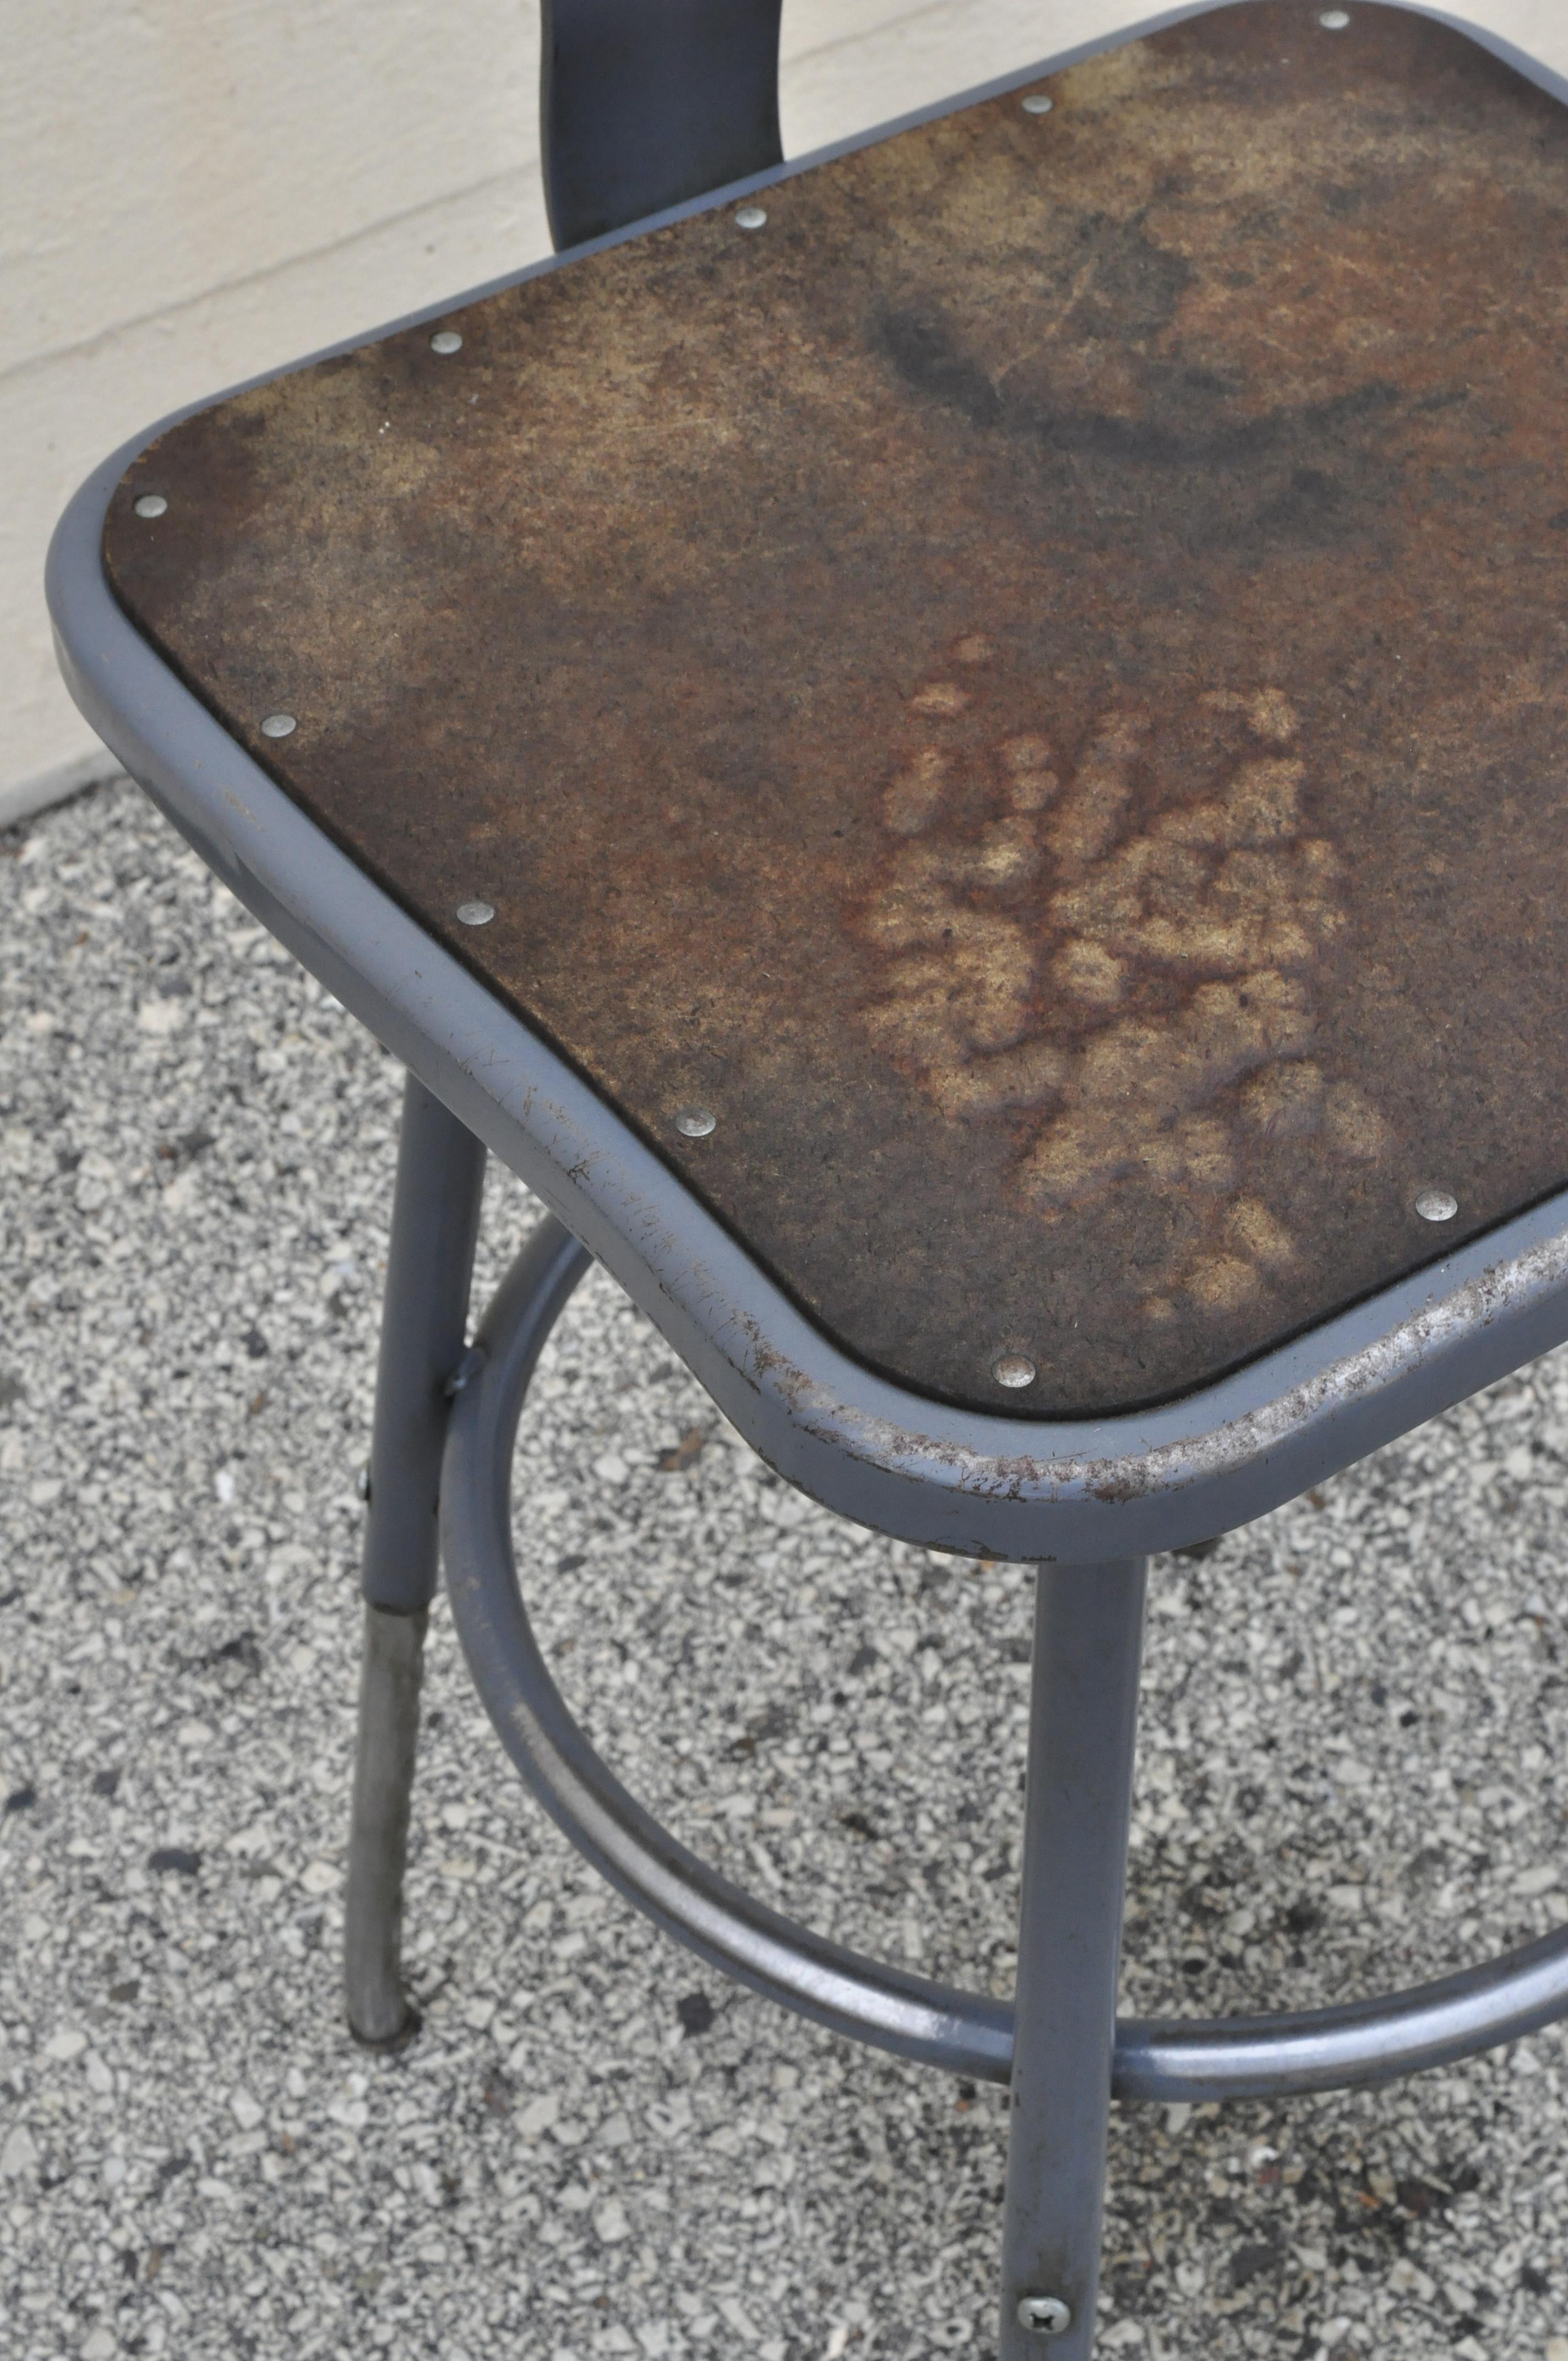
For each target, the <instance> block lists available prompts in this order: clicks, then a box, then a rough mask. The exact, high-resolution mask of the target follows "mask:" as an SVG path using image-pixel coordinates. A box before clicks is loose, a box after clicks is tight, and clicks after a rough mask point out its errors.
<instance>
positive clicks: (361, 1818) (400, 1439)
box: [344, 1075, 485, 2042]
mask: <svg viewBox="0 0 1568 2361" xmlns="http://www.w3.org/2000/svg"><path fill="white" fill-rule="evenodd" d="M484 1180H485V1150H484V1148H483V1147H482V1145H481V1144H480V1142H479V1141H478V1140H477V1139H476V1138H475V1137H474V1135H473V1133H472V1132H471V1131H469V1130H468V1129H467V1128H466V1126H464V1125H463V1124H461V1123H459V1122H458V1120H457V1118H456V1117H455V1115H449V1114H448V1112H447V1110H446V1109H445V1107H444V1106H443V1105H442V1104H441V1101H440V1100H439V1099H437V1098H433V1096H432V1095H431V1093H430V1092H428V1091H427V1090H426V1089H425V1088H424V1086H423V1084H422V1083H421V1082H416V1081H415V1079H414V1077H413V1076H412V1075H410V1076H409V1078H408V1082H407V1085H406V1087H405V1090H404V1093H403V1124H402V1134H401V1137H400V1143H399V1148H398V1182H397V1194H396V1197H395V1199H394V1201H393V1206H392V1236H391V1245H390V1247H389V1253H388V1257H387V1290H386V1300H385V1303H384V1306H383V1309H382V1314H381V1350H380V1357H379V1361H378V1367H377V1376H376V1424H375V1433H374V1437H373V1440H372V1444H371V1451H370V1499H369V1507H368V1512H367V1518H366V1529H365V1560H364V1572H363V1588H364V1593H365V1604H366V1616H365V1654H364V1663H363V1667H362V1670H361V1675H360V1685H359V1735H358V1742H357V1752H356V1762H355V1771H354V1817H353V1821H352V1825H351V1829H350V1835H349V1847H348V1891H347V1895H346V1898H345V1927H344V1982H345V1997H346V2000H347V2004H348V2022H349V2024H350V2026H352V2028H353V2030H354V2032H355V2033H356V2035H357V2036H358V2037H359V2039H360V2040H361V2041H373V2042H384V2041H394V2040H396V2039H397V2038H398V2037H399V2036H400V2034H401V2033H403V2032H404V2031H405V2030H406V2029H407V2027H408V2025H409V2021H410V2012H409V2007H408V2003H407V2001H406V2000H405V1998H404V1996H403V1990H402V1981H401V1975H400V1949H401V1926H402V1892H403V1864H404V1861H405V1858H406V1855H407V1849H408V1830H409V1796H410V1792H411V1787H412V1784H413V1769H414V1749H415V1744H416V1741H417V1740H418V1736H419V1690H420V1675H421V1669H422V1658H423V1650H424V1631H425V1620H426V1614H425V1610H426V1609H427V1608H428V1607H429V1605H430V1602H431V1599H432V1598H433V1596H434V1594H435V1579H436V1544H437V1531H438V1528H437V1510H438V1506H439V1499H440V1490H441V1455H442V1451H443V1448H444V1444H445V1441H446V1426H447V1420H448V1418H449V1416H450V1413H451V1400H450V1396H449V1393H448V1390H447V1388H448V1381H449V1379H450V1378H451V1376H452V1373H453V1371H454V1370H455V1367H456V1366H457V1363H458V1362H459V1360H460V1359H461V1358H462V1355H463V1344H464V1335H465V1331H466V1323H467V1316H468V1292H469V1287H470V1284H471V1281H472V1278H473V1269H474V1244H475V1240H476V1237H477V1234H478V1227H479V1204H480V1199H481V1196H482V1194H483V1191H484Z"/></svg>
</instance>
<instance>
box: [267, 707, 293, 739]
mask: <svg viewBox="0 0 1568 2361" xmlns="http://www.w3.org/2000/svg"><path fill="white" fill-rule="evenodd" d="M299 726H300V725H299V723H298V722H297V721H296V720H295V719H294V717H293V715H292V714H291V713H269V714H268V715H267V716H266V717H265V718H264V719H263V721H262V724H261V734H262V736H263V737H264V738H291V737H292V736H293V734H294V732H295V730H297V729H298V728H299Z"/></svg>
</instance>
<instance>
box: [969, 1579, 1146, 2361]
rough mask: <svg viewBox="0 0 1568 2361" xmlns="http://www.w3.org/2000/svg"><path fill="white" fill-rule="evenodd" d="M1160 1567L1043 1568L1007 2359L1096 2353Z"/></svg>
mask: <svg viewBox="0 0 1568 2361" xmlns="http://www.w3.org/2000/svg"><path fill="white" fill-rule="evenodd" d="M1145 1578H1146V1566H1145V1564H1144V1561H1143V1560H1142V1559H1128V1560H1122V1561H1118V1562H1116V1563H1114V1564H1112V1565H1084V1566H1041V1567H1040V1568H1039V1570H1038V1572H1037V1574H1036V1597H1035V1664H1034V1689H1033V1697H1032V1702H1031V1706H1030V1719H1029V1773H1028V1789H1027V1795H1026V1797H1025V1817H1024V1878H1023V1888H1024V1890H1023V1901H1022V1906H1021V1909H1020V1914H1019V1933H1018V1985H1017V2019H1016V2031H1015V2034H1014V2053H1013V2096H1012V2114H1011V2117H1010V2128H1009V2138H1008V2149H1007V2204H1006V2215H1005V2221H1004V2224H1003V2257H1002V2340H1001V2351H1000V2361H1039V2356H1042V2355H1049V2356H1052V2361H1089V2356H1090V2354H1091V2351H1092V2349H1093V2344H1094V2306H1095V2296H1096V2291H1097V2289H1098V2286H1099V2279H1100V2231H1101V2219H1102V2213H1103V2211H1104V2191H1105V2140H1106V2131H1107V2127H1108V2122H1109V2116H1110V2110H1111V2063H1112V2056H1113V2049H1114V2046H1115V2038H1116V1977H1117V1969H1118V1966H1119V1962H1120V1954H1121V1937H1122V1903H1123V1895H1124V1888H1125V1883H1126V1865H1127V1827H1128V1819H1129V1817H1130V1813H1131V1809H1132V1788H1133V1749H1134V1744H1135V1735H1136V1728H1137V1708H1138V1666H1139V1659H1140V1656H1141V1653H1142V1645H1143V1619H1144V1590H1145Z"/></svg>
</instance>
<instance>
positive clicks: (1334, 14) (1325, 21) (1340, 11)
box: [1318, 8, 1350, 33]
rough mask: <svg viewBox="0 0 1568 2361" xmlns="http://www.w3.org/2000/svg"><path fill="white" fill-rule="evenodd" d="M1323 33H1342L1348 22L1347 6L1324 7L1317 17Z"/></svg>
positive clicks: (1348, 12) (1348, 11)
mask: <svg viewBox="0 0 1568 2361" xmlns="http://www.w3.org/2000/svg"><path fill="white" fill-rule="evenodd" d="M1318 22H1319V24H1320V25H1321V27H1322V28H1323V30H1324V32H1325V33H1343V31H1344V29H1345V27H1346V26H1347V25H1348V24H1349V22H1350V10H1349V9H1348V8H1325V9H1324V10H1323V12H1322V14H1321V16H1320V17H1319V18H1318Z"/></svg>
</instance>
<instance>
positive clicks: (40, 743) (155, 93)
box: [0, 0, 1568, 819]
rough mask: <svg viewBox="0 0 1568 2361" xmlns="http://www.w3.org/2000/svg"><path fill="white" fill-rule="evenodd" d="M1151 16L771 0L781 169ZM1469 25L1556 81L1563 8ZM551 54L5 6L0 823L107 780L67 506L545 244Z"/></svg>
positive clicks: (87, 1) (503, 37) (287, 20)
mask: <svg viewBox="0 0 1568 2361" xmlns="http://www.w3.org/2000/svg"><path fill="white" fill-rule="evenodd" d="M651 5H652V0H651ZM1156 5H1157V0H936V5H926V6H914V7H912V6H909V5H906V0H784V68H783V102H784V138H785V144H786V147H787V148H788V150H789V152H790V153H792V154H798V153H800V152H801V151H802V150H805V149H807V148H813V147H816V146H817V145H819V144H820V143H821V142H823V141H824V140H827V139H830V138H833V137H838V136H840V135H841V134H844V133H847V132H850V131H852V130H854V129H856V128H858V127H860V126H864V125H868V124H872V123H876V122H881V121H883V120H885V119H886V118H887V117H889V116H891V115H898V114H900V113H902V112H904V111H905V109H907V108H910V107H913V106H917V105H920V104H923V103H925V102H927V101H929V100H933V99H937V98H939V97H941V96H942V95H943V94H944V93H947V92H948V91H952V90H956V89H961V88H964V87H966V86H967V85H969V84H971V83H974V82H980V81H982V80H984V79H985V78H986V77H987V76H988V75H991V74H999V73H1003V72H1005V71H1009V70H1010V69H1013V68H1017V67H1024V66H1026V65H1028V64H1030V63H1032V62H1033V61H1034V60H1036V59H1040V58H1045V57H1048V56H1050V55H1052V54H1053V53H1055V52H1056V51H1058V50H1060V49H1066V48H1068V47H1069V46H1070V45H1071V44H1072V43H1074V42H1076V41H1079V40H1081V39H1084V38H1090V37H1091V36H1092V35H1093V34H1095V33H1098V32H1102V31H1110V30H1112V29H1113V28H1115V27H1118V26H1120V25H1123V24H1131V23H1135V22H1136V21H1137V20H1138V19H1139V18H1140V17H1143V16H1148V15H1150V14H1151V13H1153V12H1154V8H1155V6H1156ZM1353 5H1354V0H1353ZM1462 5H1463V0H1462ZM1468 13H1469V14H1470V15H1471V16H1472V17H1473V18H1474V19H1475V21H1477V22H1485V23H1486V24H1489V25H1491V26H1493V27H1496V28H1497V30H1498V31H1501V32H1504V33H1506V34H1507V35H1508V37H1509V38H1511V39H1513V40H1515V41H1517V42H1518V43H1519V45H1520V46H1521V47H1523V48H1525V49H1530V50H1531V51H1532V52H1533V53H1534V54H1535V55H1537V56H1539V57H1541V58H1543V59H1545V60H1548V61H1550V62H1552V64H1554V65H1555V66H1556V67H1557V68H1558V69H1559V71H1563V73H1565V74H1568V6H1565V5H1564V0H1472V5H1470V7H1469V10H1468ZM538 40H539V29H538V10H537V5H536V0H466V5H463V6H461V7H456V6H452V5H439V6H437V5H432V0H377V5H369V0H289V5H280V0H137V5H127V0H7V5H5V8H4V9H3V10H0V157H3V158H4V159H5V183H6V186H7V192H8V194H7V203H6V216H7V229H8V232H9V235H8V236H7V237H6V238H5V240H4V241H3V242H0V320H3V321H4V323H5V337H4V343H3V345H0V449H3V450H4V451H5V454H6V456H7V459H8V462H9V465H8V468H7V477H8V489H7V496H6V498H5V500H4V502H0V688H3V692H4V710H5V725H6V726H5V733H4V739H3V741H0V819H5V818H15V817H16V816H18V815H19V813H20V812H21V811H23V810H24V809H26V808H28V807H33V806H35V805H36V804H37V803H38V802H40V801H42V800H45V799H47V797H48V796H49V795H50V794H52V793H56V792H59V791H60V788H61V787H62V786H65V785H69V784H70V783H71V782H72V780H73V779H75V778H79V777H82V776H86V775H90V774H91V773H92V770H93V766H94V763H95V761H96V762H97V763H100V764H101V762H102V756H101V754H95V752H94V741H93V738H92V735H91V733H90V732H89V731H88V730H86V728H85V727H84V725H83V724H82V722H81V721H80V720H79V719H78V718H77V716H76V714H75V712H74V710H73V709H72V708H71V705H70V703H69V701H68V699H67V698H66V696H65V693H64V691H63V689H62V688H61V687H60V683H59V680H58V678H57V676H56V674H55V669H54V664H53V658H52V655H51V653H50V650H49V631H48V625H47V621H46V619H45V615H44V609H43V599H42V593H41V588H40V577H41V571H42V566H43V554H44V548H45V544H46V543H47V540H48V536H49V528H50V526H51V524H52V522H53V520H54V518H55V516H56V515H57V514H58V513H59V511H60V507H61V505H62V504H63V502H64V501H65V500H66V499H67V497H68V496H69V494H70V493H71V490H72V489H74V487H75V485H76V484H77V483H78V482H79V481H80V479H81V478H82V476H83V475H84V474H85V472H86V471H87V469H88V467H91V466H92V465H93V462H94V461H95V460H97V459H98V458H100V457H102V456H104V453H105V452H106V451H107V450H109V449H110V448H111V447H112V446H113V445H115V444H116V443H118V442H120V441H122V440H123V439H124V438H125V437H126V435H128V434H133V433H135V432H136V431H137V429H138V428H139V427H142V426H144V425H146V424H148V423H150V422H151V421H152V420H154V419H156V418H157V417H159V416H160V415H161V414H162V413H163V412H165V411H168V410H170V409H172V408H173V407H174V406H175V405H176V404H177V403H180V402H181V401H189V400H192V399H194V398H197V397H199V396H201V395H202V394H203V393H205V392H209V391H213V390H217V389H218V388H220V387H222V386H224V385H226V384H229V383H231V382H232V381H233V380H235V379H237V378H241V377H244V376H247V375H248V374H249V373H251V372H253V371H255V370H258V369H262V368H267V367H268V366H269V365H270V364H272V363H274V362H276V361H279V360H280V359H285V358H287V357H290V356H291V355H293V354H296V353H301V352H305V351H308V350H310V349H311V348H312V347H313V346H316V345H319V344H322V343H324V342H326V341H327V340H329V339H330V338H333V337H335V336H339V335H345V334H348V333H351V332H352V331H354V330H355V329H356V328H361V327H363V328H366V329H368V328H371V327H373V326H375V325H376V324H378V322H380V321H383V320H385V319H388V318H389V317H391V316H394V315H395V314H397V313H400V312H403V311H407V310H410V309H411V308H413V307H414V306H416V305H418V304H420V303H422V302H437V301H439V299H440V298H441V297H442V296H443V295H444V294H448V293H451V292H452V291H455V290H456V289H459V288H462V287H466V286H469V285H472V284H473V283H474V282H476V281H477V280H483V279H487V278H489V277H493V276H495V275H497V274H499V273H500V272H502V271H504V270H506V269H510V268H512V267H514V266H516V265H518V264H521V263H523V262H526V261H529V260H531V259H532V258H533V257H534V256H536V255H540V254H543V253H544V252H546V251H547V250H548V245H549V241H548V237H547V236H546V232H545V226H544V211H543V201H542V197H541V192H540V185H539V161H538V135H537V125H536V105H537V102H536V96H535V90H536V80H537V72H538Z"/></svg>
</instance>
